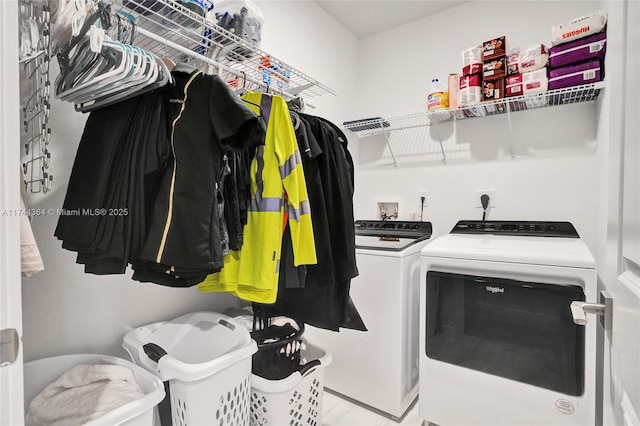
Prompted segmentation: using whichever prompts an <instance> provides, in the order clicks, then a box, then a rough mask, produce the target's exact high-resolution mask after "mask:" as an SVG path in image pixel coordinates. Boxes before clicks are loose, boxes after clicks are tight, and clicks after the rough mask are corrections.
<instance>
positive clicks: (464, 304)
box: [420, 221, 598, 426]
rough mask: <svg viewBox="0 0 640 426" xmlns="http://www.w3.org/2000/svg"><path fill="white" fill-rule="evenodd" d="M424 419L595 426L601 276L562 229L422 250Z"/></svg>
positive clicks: (494, 226)
mask: <svg viewBox="0 0 640 426" xmlns="http://www.w3.org/2000/svg"><path fill="white" fill-rule="evenodd" d="M421 258H422V262H421V274H420V291H421V294H420V327H421V329H420V416H421V418H422V419H425V420H427V421H429V422H432V423H436V424H438V425H441V426H447V425H473V426H480V425H491V426H496V425H510V426H513V425H530V426H533V425H536V426H539V425H574V426H577V425H581V426H582V425H593V424H595V414H596V402H595V401H596V354H595V352H594V350H593V348H595V347H596V344H595V340H596V326H597V323H598V322H597V321H589V322H588V323H587V325H586V326H584V327H582V326H578V325H576V324H575V323H574V321H573V317H572V314H571V307H570V305H571V302H572V301H588V302H595V301H596V294H597V293H596V292H597V290H596V287H597V276H596V265H595V260H594V258H593V256H592V254H591V253H590V251H589V249H588V248H587V246H586V245H585V243H584V242H583V241H582V240H581V239H580V238H579V236H578V233H577V232H576V231H575V229H574V227H573V226H572V225H571V224H570V223H567V222H508V221H491V222H489V221H487V222H484V221H483V222H479V221H461V222H459V223H458V224H456V226H455V227H454V229H453V230H452V231H451V233H450V234H448V235H444V236H442V237H440V238H437V239H435V240H434V241H433V242H432V243H431V244H429V245H428V246H426V247H425V248H424V249H423V250H422V254H421Z"/></svg>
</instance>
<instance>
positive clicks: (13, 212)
mask: <svg viewBox="0 0 640 426" xmlns="http://www.w3.org/2000/svg"><path fill="white" fill-rule="evenodd" d="M0 23H2V28H1V29H0V49H2V61H1V62H0V329H7V328H13V329H16V330H17V332H18V335H19V336H22V297H21V296H22V295H21V275H20V216H19V210H18V209H20V178H21V172H20V113H19V111H20V108H19V107H20V105H19V96H20V93H19V92H20V91H19V84H18V82H19V72H18V70H19V68H18V66H19V65H18V59H19V56H18V2H17V0H9V1H0ZM20 338H21V337H20ZM20 346H22V345H20ZM22 367H23V364H22V348H20V350H19V353H18V358H17V360H16V361H15V362H14V363H13V364H11V365H9V366H5V367H0V425H20V424H23V423H24V402H23V393H24V392H23V387H24V386H23V371H22Z"/></svg>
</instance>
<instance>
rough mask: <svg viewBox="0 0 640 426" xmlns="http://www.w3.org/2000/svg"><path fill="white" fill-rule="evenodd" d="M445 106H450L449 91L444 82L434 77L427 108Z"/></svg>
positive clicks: (430, 109) (435, 108)
mask: <svg viewBox="0 0 640 426" xmlns="http://www.w3.org/2000/svg"><path fill="white" fill-rule="evenodd" d="M445 108H449V92H448V91H447V88H446V86H445V85H444V84H442V83H441V82H440V81H439V80H438V79H437V78H434V79H433V80H431V88H430V89H429V96H428V97H427V110H428V111H434V110H438V109H445Z"/></svg>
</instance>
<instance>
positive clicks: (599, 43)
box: [549, 32, 607, 68]
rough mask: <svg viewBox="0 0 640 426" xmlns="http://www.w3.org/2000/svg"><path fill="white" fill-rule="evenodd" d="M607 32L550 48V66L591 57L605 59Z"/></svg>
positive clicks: (555, 66) (574, 62) (554, 66)
mask: <svg viewBox="0 0 640 426" xmlns="http://www.w3.org/2000/svg"><path fill="white" fill-rule="evenodd" d="M606 51H607V33H605V32H602V33H597V34H592V35H590V36H587V37H585V38H581V39H579V40H575V41H572V42H569V43H564V44H559V45H557V46H553V47H551V48H550V49H549V67H551V68H558V67H563V66H565V65H569V64H576V63H578V62H584V61H587V60H591V59H600V60H602V59H604V55H605V53H606Z"/></svg>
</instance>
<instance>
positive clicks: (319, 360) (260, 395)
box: [250, 340, 331, 426]
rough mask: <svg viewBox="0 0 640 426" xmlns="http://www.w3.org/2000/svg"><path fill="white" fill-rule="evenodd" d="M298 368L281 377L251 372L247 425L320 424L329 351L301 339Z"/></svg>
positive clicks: (329, 356) (315, 425) (289, 425)
mask: <svg viewBox="0 0 640 426" xmlns="http://www.w3.org/2000/svg"><path fill="white" fill-rule="evenodd" d="M301 358H302V361H301V362H302V365H301V367H300V370H299V371H296V372H294V373H292V374H291V375H290V376H289V377H286V378H284V379H281V380H268V379H265V378H262V377H259V376H256V375H255V374H254V375H253V377H252V379H251V386H252V388H251V423H250V424H251V426H258V425H260V426H264V425H267V426H281V425H286V426H321V425H322V397H323V389H324V370H325V367H326V366H328V365H329V364H331V354H330V353H329V352H327V351H325V350H323V349H320V348H319V347H317V346H314V345H311V344H310V343H308V342H306V341H304V340H303V346H302V352H301Z"/></svg>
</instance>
